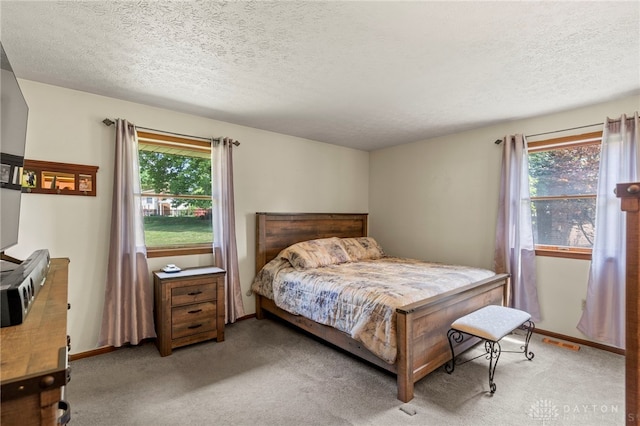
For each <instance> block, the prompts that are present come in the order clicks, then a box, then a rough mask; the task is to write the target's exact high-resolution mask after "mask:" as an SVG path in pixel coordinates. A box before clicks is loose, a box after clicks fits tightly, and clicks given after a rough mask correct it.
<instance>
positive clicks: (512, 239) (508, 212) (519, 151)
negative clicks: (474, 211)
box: [494, 134, 541, 321]
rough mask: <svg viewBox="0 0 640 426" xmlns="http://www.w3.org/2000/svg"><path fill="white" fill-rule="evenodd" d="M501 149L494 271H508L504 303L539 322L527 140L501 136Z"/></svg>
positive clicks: (515, 136)
mask: <svg viewBox="0 0 640 426" xmlns="http://www.w3.org/2000/svg"><path fill="white" fill-rule="evenodd" d="M502 148H503V151H502V173H501V176H500V198H499V205H498V223H497V227H496V244H495V256H494V270H495V272H496V273H507V274H511V287H510V290H511V291H510V300H508V301H507V303H508V306H511V307H514V308H516V309H520V310H523V311H525V312H528V313H529V314H530V315H531V318H532V320H533V321H540V319H541V316H540V305H539V303H538V289H537V284H536V263H535V262H536V254H535V246H534V243H533V226H532V225H531V198H530V195H529V153H528V152H527V141H526V139H525V137H524V136H523V135H521V134H517V135H513V136H505V137H504V139H503V140H502Z"/></svg>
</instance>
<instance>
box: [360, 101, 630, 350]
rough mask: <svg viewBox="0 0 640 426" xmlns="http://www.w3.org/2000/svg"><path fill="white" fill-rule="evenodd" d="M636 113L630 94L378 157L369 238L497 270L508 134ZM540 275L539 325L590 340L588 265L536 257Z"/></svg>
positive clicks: (423, 255) (391, 248) (397, 250)
mask: <svg viewBox="0 0 640 426" xmlns="http://www.w3.org/2000/svg"><path fill="white" fill-rule="evenodd" d="M638 109H640V97H639V96H632V97H627V98H624V99H622V100H618V101H612V102H608V103H603V104H599V105H594V106H591V107H588V108H581V109H576V110H572V111H567V112H562V113H557V114H553V115H549V116H542V117H537V118H531V119H526V120H517V121H512V122H509V123H506V124H502V125H495V126H490V127H486V128H482V129H477V130H474V131H468V132H463V133H458V134H453V135H448V136H444V137H439V138H434V139H430V140H425V141H420V142H416V143H411V144H406V145H402V146H398V147H392V148H388V149H382V150H378V151H374V152H372V153H371V162H370V184H369V213H370V220H369V230H370V234H371V235H372V236H374V237H376V238H377V239H378V240H379V241H380V243H381V245H382V247H384V248H385V250H386V251H387V252H388V253H389V254H393V255H399V256H407V257H415V258H419V259H428V260H434V261H440V262H449V263H461V264H468V265H474V266H479V267H485V268H492V267H493V250H494V235H495V226H496V223H495V222H496V215H497V203H498V185H499V174H500V162H501V154H502V153H501V146H499V145H495V144H494V141H495V140H496V139H500V138H502V137H503V136H504V135H506V134H513V133H524V134H525V135H531V134H537V133H543V132H550V131H555V130H560V129H566V128H572V127H578V126H585V125H590V124H594V123H602V122H603V121H604V119H605V117H607V116H609V117H611V118H617V117H619V116H620V115H621V114H623V113H626V114H630V113H633V112H634V111H637V110H638ZM460 113H461V114H473V110H469V111H460ZM600 128H601V126H600ZM596 129H597V128H591V129H583V130H582V132H583V133H586V132H588V131H595V130H596ZM553 136H558V135H553ZM546 137H550V136H546ZM539 139H541V138H540V137H538V138H535V139H534V138H530V140H539ZM612 189H613V188H612ZM537 272H538V287H539V298H540V304H541V310H542V315H543V320H542V321H541V322H540V323H539V324H536V325H537V327H539V328H541V329H544V330H548V331H553V332H556V333H561V334H565V335H569V336H573V337H578V338H585V339H586V336H584V335H582V333H580V332H579V331H578V330H577V329H576V327H575V326H576V324H577V323H578V320H579V319H580V315H581V312H582V311H581V309H582V299H583V298H584V297H585V295H586V285H587V276H588V272H589V262H588V261H582V260H574V259H558V258H548V257H538V258H537Z"/></svg>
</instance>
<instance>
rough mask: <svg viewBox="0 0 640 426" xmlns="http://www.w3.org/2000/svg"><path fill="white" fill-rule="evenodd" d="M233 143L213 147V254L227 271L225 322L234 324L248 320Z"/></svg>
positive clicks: (219, 142)
mask: <svg viewBox="0 0 640 426" xmlns="http://www.w3.org/2000/svg"><path fill="white" fill-rule="evenodd" d="M235 143H237V142H235V141H234V140H233V139H229V138H224V139H214V140H213V141H212V146H211V169H212V170H211V176H212V194H213V215H212V220H213V250H214V258H215V259H214V260H215V264H216V266H218V267H220V268H222V269H224V270H225V271H227V273H226V275H225V298H226V300H225V301H226V303H225V305H226V308H227V309H226V312H225V322H227V323H233V322H235V321H236V320H237V319H238V318H240V317H242V316H244V305H243V303H242V289H241V287H240V273H239V270H238V249H237V245H236V219H235V207H234V197H233V147H234V144H235Z"/></svg>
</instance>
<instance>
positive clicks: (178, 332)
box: [171, 302, 216, 339]
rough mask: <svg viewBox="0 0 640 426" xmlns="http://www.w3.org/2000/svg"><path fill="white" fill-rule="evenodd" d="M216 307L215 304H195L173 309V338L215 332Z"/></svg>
mask: <svg viewBox="0 0 640 426" xmlns="http://www.w3.org/2000/svg"><path fill="white" fill-rule="evenodd" d="M215 328H216V305H215V303H214V302H204V303H195V304H193V305H188V306H181V307H178V308H172V309H171V338H172V339H178V338H180V337H185V336H190V335H192V334H197V333H202V332H205V331H211V330H215Z"/></svg>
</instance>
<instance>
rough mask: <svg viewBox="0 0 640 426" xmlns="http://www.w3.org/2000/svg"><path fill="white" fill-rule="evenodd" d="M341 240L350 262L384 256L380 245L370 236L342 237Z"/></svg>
mask: <svg viewBox="0 0 640 426" xmlns="http://www.w3.org/2000/svg"><path fill="white" fill-rule="evenodd" d="M341 241H342V245H343V246H344V248H345V250H346V251H347V253H348V254H349V258H350V259H351V261H352V262H357V261H359V260H367V259H380V258H381V257H383V256H384V251H382V247H380V244H378V242H377V241H376V240H375V239H373V238H372V237H358V238H343V239H342V240H341Z"/></svg>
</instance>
